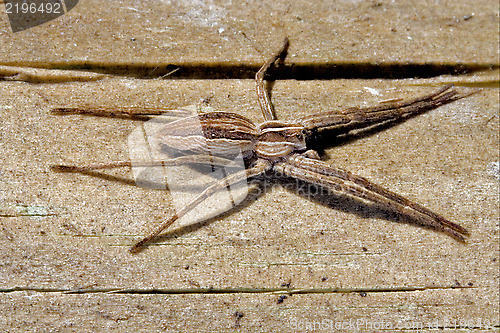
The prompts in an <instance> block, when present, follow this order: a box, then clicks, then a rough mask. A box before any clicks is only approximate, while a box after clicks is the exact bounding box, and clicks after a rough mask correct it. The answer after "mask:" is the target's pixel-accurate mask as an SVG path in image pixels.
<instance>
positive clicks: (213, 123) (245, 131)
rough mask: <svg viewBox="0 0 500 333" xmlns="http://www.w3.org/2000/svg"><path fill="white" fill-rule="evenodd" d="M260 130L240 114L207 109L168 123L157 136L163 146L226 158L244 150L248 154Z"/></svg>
mask: <svg viewBox="0 0 500 333" xmlns="http://www.w3.org/2000/svg"><path fill="white" fill-rule="evenodd" d="M259 132H260V131H259V129H258V128H257V126H255V124H254V123H253V122H251V121H250V120H249V119H247V118H245V117H243V116H240V115H238V114H235V113H229V112H208V113H203V114H200V115H195V116H191V117H187V118H184V119H180V120H177V121H174V122H171V123H169V124H166V125H165V126H164V127H162V129H161V130H159V131H158V132H157V134H156V135H157V140H158V143H159V144H160V146H161V148H162V149H168V150H174V151H177V152H180V153H183V154H210V155H216V156H223V157H229V156H234V155H237V154H239V153H240V152H241V153H242V155H243V157H248V156H250V155H252V154H253V150H254V146H255V143H256V141H257V137H258V134H259Z"/></svg>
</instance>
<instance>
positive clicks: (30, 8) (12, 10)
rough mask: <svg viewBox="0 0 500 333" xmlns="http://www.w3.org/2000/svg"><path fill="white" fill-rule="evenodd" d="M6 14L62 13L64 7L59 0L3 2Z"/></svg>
mask: <svg viewBox="0 0 500 333" xmlns="http://www.w3.org/2000/svg"><path fill="white" fill-rule="evenodd" d="M5 12H6V13H7V14H28V13H30V14H38V13H39V14H64V9H63V8H62V5H61V3H60V2H54V3H52V2H42V3H40V2H23V3H17V2H16V3H12V2H6V3H5Z"/></svg>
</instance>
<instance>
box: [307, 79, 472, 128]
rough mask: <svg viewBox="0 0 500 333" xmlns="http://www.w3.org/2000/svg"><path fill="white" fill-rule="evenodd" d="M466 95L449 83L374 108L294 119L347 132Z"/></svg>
mask: <svg viewBox="0 0 500 333" xmlns="http://www.w3.org/2000/svg"><path fill="white" fill-rule="evenodd" d="M469 95H470V94H463V95H460V94H459V93H458V92H457V91H456V90H455V89H454V87H453V85H447V86H445V87H443V88H441V89H439V90H437V91H435V92H433V93H430V94H427V95H425V96H421V97H418V98H414V99H410V100H403V101H397V102H391V103H384V104H382V105H380V106H376V107H368V108H350V109H347V110H345V111H344V112H343V113H339V112H334V111H331V112H326V113H323V114H316V115H311V116H307V117H303V118H301V119H299V120H298V122H299V123H300V124H302V125H303V126H304V127H305V128H306V129H308V130H318V129H325V128H326V129H329V130H330V129H331V130H340V131H342V132H349V131H351V130H353V129H362V128H367V127H370V126H374V125H378V124H382V123H387V122H392V121H397V120H402V119H406V118H409V117H411V116H413V115H416V114H419V113H423V112H425V111H428V110H432V109H435V108H437V107H439V106H441V105H443V104H446V103H450V102H453V101H455V100H458V99H460V98H464V97H466V96H469Z"/></svg>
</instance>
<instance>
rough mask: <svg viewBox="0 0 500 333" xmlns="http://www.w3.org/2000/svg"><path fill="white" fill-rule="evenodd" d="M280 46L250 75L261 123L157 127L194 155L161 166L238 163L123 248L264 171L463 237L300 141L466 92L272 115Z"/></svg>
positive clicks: (210, 117) (216, 121) (226, 117)
mask: <svg viewBox="0 0 500 333" xmlns="http://www.w3.org/2000/svg"><path fill="white" fill-rule="evenodd" d="M288 46H289V41H288V38H286V39H285V41H284V43H283V45H282V46H281V48H280V49H279V50H278V51H277V52H276V53H275V54H274V55H273V56H272V57H271V58H270V59H269V60H268V61H267V62H266V63H265V64H264V65H263V66H262V67H261V68H260V70H259V71H258V72H257V74H256V76H255V80H256V88H257V96H258V99H259V103H260V108H261V111H262V114H263V117H264V122H262V123H261V124H259V125H256V124H254V123H253V122H252V121H251V120H249V119H247V118H245V117H243V116H241V115H238V114H236V113H230V112H206V113H201V114H199V115H194V116H191V117H187V118H183V119H179V120H177V121H173V122H171V123H168V124H166V125H165V126H164V127H163V128H162V130H161V131H159V132H158V134H157V135H158V137H159V142H160V143H161V144H162V145H164V146H166V147H169V148H172V149H175V150H177V151H180V152H191V153H193V152H194V153H196V154H195V155H186V156H181V157H177V158H174V159H171V160H167V161H162V162H161V163H160V164H161V165H182V164H186V163H194V164H196V163H208V164H210V163H212V164H213V163H216V164H217V163H219V162H220V163H224V161H227V160H228V159H229V158H230V157H231V156H230V155H231V154H234V148H235V147H237V148H238V150H240V151H241V152H242V156H243V158H244V162H245V169H243V170H240V171H238V172H235V173H233V174H230V175H228V176H226V177H225V178H223V179H220V180H218V181H217V182H214V183H213V184H211V185H210V186H208V187H207V188H206V189H205V190H204V191H203V192H201V193H200V194H199V195H198V196H197V197H195V198H194V199H193V200H192V201H191V202H189V203H188V204H187V205H185V206H184V207H183V208H181V209H180V210H178V211H177V212H176V213H175V214H173V215H172V216H171V217H170V218H169V219H168V220H167V221H165V222H164V223H162V224H161V225H160V226H157V227H156V229H154V230H153V231H152V232H150V233H149V234H148V235H147V236H146V237H144V238H143V239H142V240H140V241H139V242H137V243H135V245H133V246H132V248H131V249H130V250H131V252H137V251H139V250H140V249H141V248H142V247H143V246H144V245H146V244H147V243H149V242H151V241H152V240H153V239H154V238H155V237H156V236H158V235H159V234H160V233H162V232H163V231H164V230H165V229H167V228H168V227H169V226H171V225H172V224H173V223H174V222H175V221H176V220H178V219H179V218H181V217H182V216H184V215H185V214H186V213H188V212H189V211H191V210H192V209H194V208H195V207H196V206H198V205H199V204H200V203H201V202H203V201H204V200H206V199H207V198H209V197H210V196H212V195H213V194H215V193H216V192H218V191H220V190H222V189H224V188H226V187H227V186H228V185H231V184H235V183H238V182H241V181H245V180H248V179H250V178H252V177H257V176H259V175H262V174H264V173H279V174H281V175H285V176H287V177H290V178H295V179H298V180H300V181H303V182H307V183H310V184H314V185H317V186H320V187H323V188H326V189H327V190H329V191H331V192H333V193H336V194H339V195H347V196H351V197H354V198H358V199H361V200H365V201H368V202H371V203H373V204H376V205H379V206H381V207H382V208H385V209H387V210H389V211H392V212H394V213H396V214H398V215H400V216H403V217H405V216H406V217H407V218H408V217H409V218H411V219H413V220H414V221H416V222H418V223H419V224H421V225H425V226H428V227H431V228H434V229H436V230H438V231H442V232H444V233H446V234H448V235H450V236H451V237H453V238H455V239H457V240H459V241H462V242H465V239H466V237H467V236H469V232H468V231H467V229H465V228H464V227H462V226H460V225H458V224H456V223H453V222H451V221H448V220H447V219H445V218H444V217H442V216H440V215H438V214H436V213H434V212H432V211H430V210H429V209H427V208H425V207H424V206H422V205H420V204H418V203H415V202H412V201H410V200H408V199H406V198H404V197H402V196H400V195H398V194H396V193H394V192H391V191H389V190H387V189H385V188H383V187H381V186H379V185H376V184H374V183H372V182H371V181H369V180H368V179H366V178H363V177H360V176H356V175H354V174H352V173H350V172H349V171H346V170H343V169H340V168H337V167H334V166H332V165H330V164H328V163H326V162H324V161H322V160H321V159H320V157H319V154H318V153H317V152H316V151H315V150H312V149H309V148H308V143H310V142H311V140H313V139H314V138H316V137H318V135H319V134H320V133H322V132H323V131H325V130H326V131H329V130H335V131H338V132H339V133H349V132H350V131H353V130H359V129H367V128H371V127H373V126H378V125H381V124H387V123H392V122H396V121H401V120H404V119H407V118H409V117H411V116H414V115H416V114H419V113H423V112H425V111H428V110H431V109H434V108H437V107H439V106H441V105H443V104H446V103H450V102H452V101H455V100H457V99H460V98H463V97H465V96H468V95H465V94H462V95H461V94H459V93H458V92H457V91H456V90H455V89H454V88H453V86H452V85H448V86H445V87H443V88H441V89H439V90H437V91H435V92H432V93H430V94H427V95H425V96H422V97H418V98H414V99H411V100H403V101H393V102H389V103H385V104H381V105H380V106H375V107H367V108H350V109H347V110H345V111H344V112H342V113H338V112H333V111H331V112H325V113H321V114H315V115H310V116H306V117H302V118H299V119H295V120H291V121H282V120H277V119H275V115H274V111H273V107H272V104H271V100H270V96H269V92H268V90H267V89H266V84H265V83H266V81H265V79H266V75H267V74H268V70H269V68H270V67H271V66H273V64H275V62H277V60H278V59H284V58H285V56H286V54H287V50H288ZM52 111H53V113H56V114H71V113H73V114H75V113H79V114H83V113H87V114H94V115H101V116H102V115H105V116H123V115H128V116H132V117H141V116H151V115H155V114H156V115H158V114H161V112H162V111H161V110H146V111H137V110H132V109H130V110H128V111H127V110H125V111H123V110H122V111H109V110H107V109H79V108H57V109H53V110H52ZM120 112H121V113H120ZM192 117H195V118H196V119H197V121H199V123H200V124H201V127H202V130H203V135H200V133H199V132H197V131H195V130H194V129H192V128H191V127H190V124H191V121H192ZM214 161H215V162H214ZM217 161H219V162H217ZM221 161H222V162H221ZM116 167H132V162H130V161H116V162H108V163H99V164H93V165H90V164H89V165H81V166H68V165H55V166H53V168H54V169H55V170H58V171H65V172H83V171H88V170H99V169H110V168H116Z"/></svg>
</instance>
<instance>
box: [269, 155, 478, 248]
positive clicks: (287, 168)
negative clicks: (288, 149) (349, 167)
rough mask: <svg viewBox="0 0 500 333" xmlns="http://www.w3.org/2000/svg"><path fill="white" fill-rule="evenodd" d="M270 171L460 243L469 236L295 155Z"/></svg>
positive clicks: (380, 189) (341, 172) (339, 172)
mask: <svg viewBox="0 0 500 333" xmlns="http://www.w3.org/2000/svg"><path fill="white" fill-rule="evenodd" d="M274 169H275V170H277V171H280V172H282V173H283V174H285V175H287V176H289V177H293V178H297V179H300V180H303V181H306V182H309V183H312V184H316V185H320V186H323V187H325V188H327V189H330V190H332V191H334V192H336V193H341V194H348V195H351V196H353V197H357V198H361V199H364V200H368V201H371V202H374V203H377V204H380V205H382V206H384V207H386V208H388V209H390V210H392V211H395V212H397V213H399V214H401V215H406V216H410V217H412V218H414V219H416V221H419V222H420V223H421V224H422V225H428V226H431V227H433V228H435V229H437V230H440V231H443V232H445V233H447V234H448V235H450V236H452V237H453V238H455V239H458V240H460V241H462V242H465V236H469V232H468V231H467V229H465V228H464V227H462V226H460V225H458V224H455V223H453V222H450V221H448V220H446V219H445V218H444V217H442V216H440V215H438V214H436V213H434V212H432V211H430V210H429V209H427V208H425V207H423V206H422V205H420V204H417V203H414V202H412V201H410V200H408V199H406V198H404V197H402V196H400V195H399V194H396V193H394V192H391V191H389V190H387V189H384V188H383V187H381V186H379V185H376V184H374V183H372V182H370V181H369V180H367V179H366V178H363V177H360V176H356V175H353V174H352V173H350V172H348V171H345V170H342V169H339V168H334V167H332V166H330V165H328V164H327V163H325V162H323V161H319V160H312V159H309V158H306V157H303V156H298V155H296V156H292V157H290V159H289V160H287V161H286V162H283V163H280V164H277V165H275V166H274Z"/></svg>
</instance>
